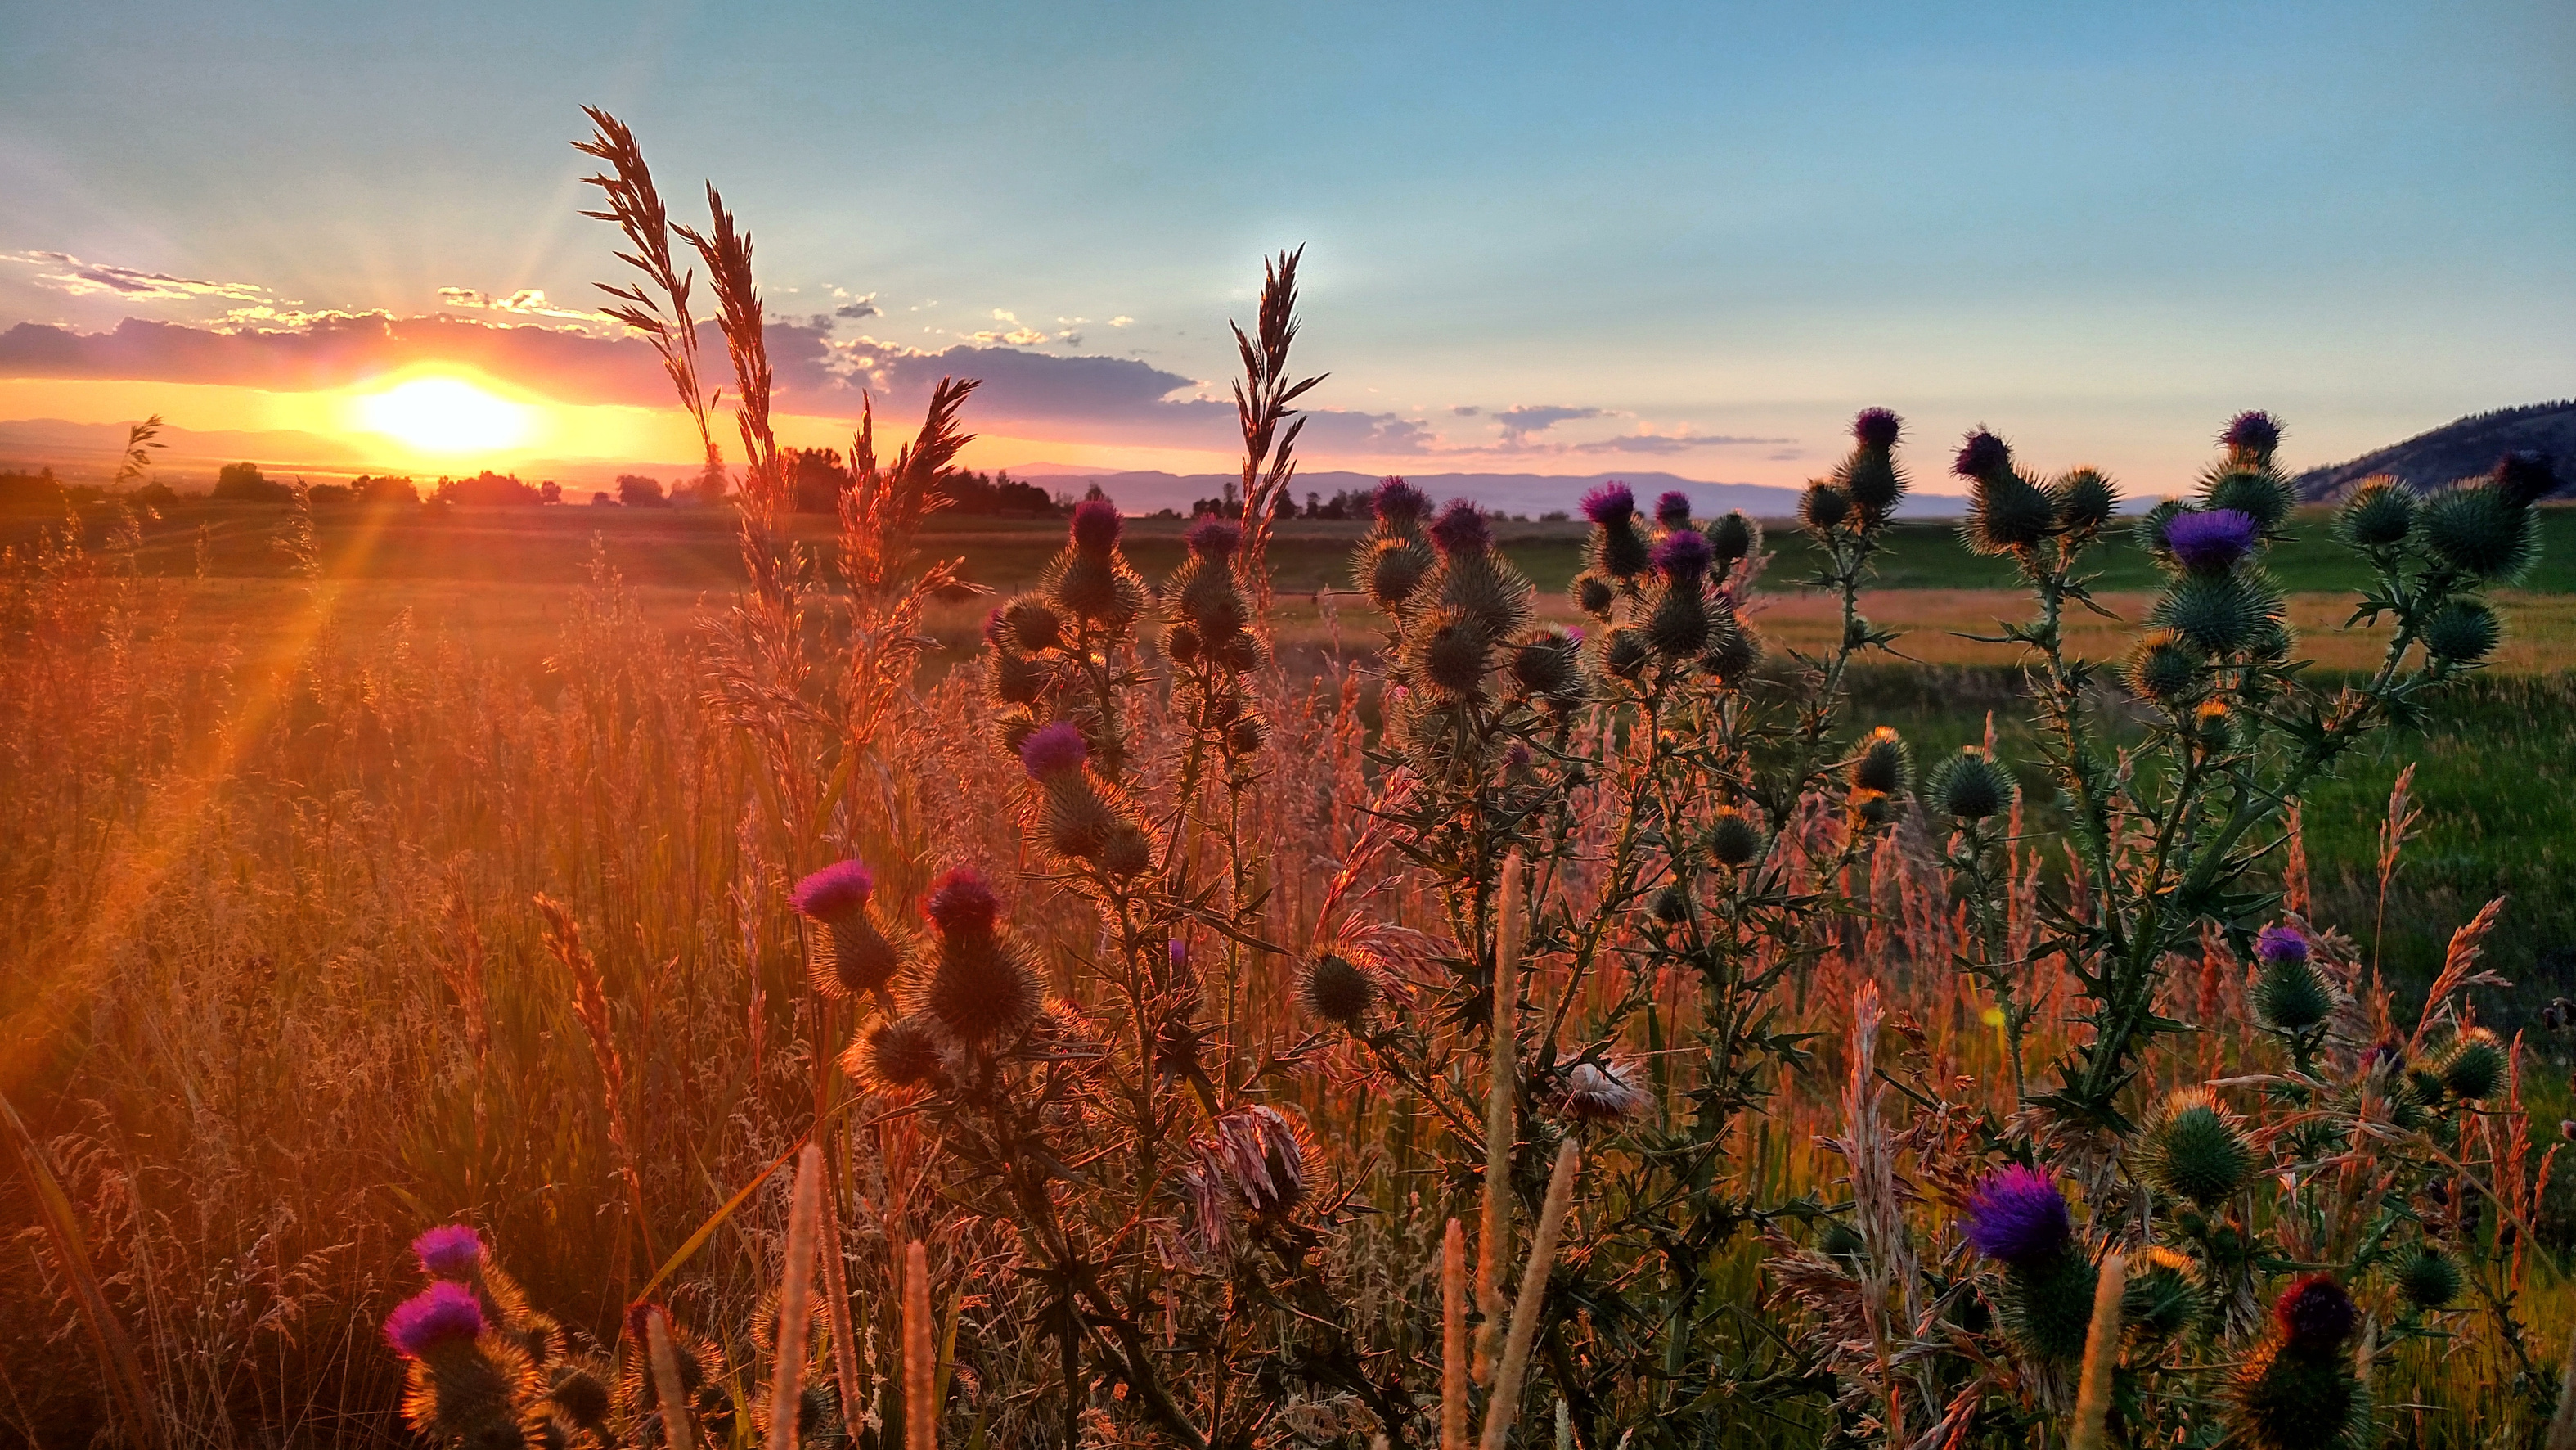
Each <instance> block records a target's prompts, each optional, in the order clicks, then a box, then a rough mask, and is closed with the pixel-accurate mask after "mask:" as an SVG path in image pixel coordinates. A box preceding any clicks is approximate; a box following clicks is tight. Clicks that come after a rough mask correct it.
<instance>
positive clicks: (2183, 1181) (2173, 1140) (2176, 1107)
mask: <svg viewBox="0 0 2576 1450" xmlns="http://www.w3.org/2000/svg"><path fill="white" fill-rule="evenodd" d="M2145 1166H2146V1173H2147V1179H2148V1181H2149V1182H2151V1183H2153V1184H2155V1185H2156V1186H2157V1187H2158V1188H2161V1189H2163V1190H2164V1191H2165V1192H2167V1193H2170V1194H2172V1195H2173V1196H2174V1197H2176V1198H2182V1199H2188V1200H2190V1201H2191V1202H2193V1203H2196V1204H2198V1205H2200V1206H2201V1207H2202V1208H2204V1209H2207V1208H2214V1207H2216V1206H2217V1205H2218V1204H2220V1203H2222V1202H2224V1201H2226V1199H2227V1198H2228V1197H2229V1196H2230V1195H2231V1194H2233V1193H2235V1192H2236V1190H2238V1189H2239V1188H2242V1187H2244V1186H2245V1182H2246V1180H2247V1179H2249V1178H2251V1177H2253V1175H2254V1150H2253V1147H2252V1145H2251V1144H2249V1143H2247V1142H2246V1140H2245V1135H2244V1133H2243V1132H2241V1131H2239V1129H2238V1128H2237V1125H2236V1120H2235V1118H2234V1117H2233V1116H2232V1115H2230V1114H2229V1113H2228V1112H2227V1111H2226V1110H2225V1109H2223V1108H2221V1107H2220V1106H2219V1105H2218V1103H2217V1101H2216V1100H2215V1099H2213V1098H2212V1097H2211V1096H2210V1095H2209V1094H2208V1093H2206V1092H2203V1091H2199V1090H2197V1089H2190V1090H2185V1091H2183V1092H2178V1093H2175V1094H2174V1095H2173V1098H2172V1100H2171V1101H2170V1102H2169V1103H2167V1105H2166V1107H2165V1111H2164V1116H2163V1117H2162V1118H2161V1119H2159V1120H2158V1121H2157V1123H2156V1124H2155V1126H2154V1127H2153V1128H2152V1129H2151V1130H2150V1131H2149V1134H2148V1137H2147V1152H2146V1164H2145Z"/></svg>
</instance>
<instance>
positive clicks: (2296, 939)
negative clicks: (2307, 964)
mask: <svg viewBox="0 0 2576 1450" xmlns="http://www.w3.org/2000/svg"><path fill="white" fill-rule="evenodd" d="M2254 955H2255V956H2257V957H2260V958H2262V959H2263V960H2264V961H2265V962H2267V963H2270V964H2272V965H2274V966H2288V965H2292V964H2295V963H2298V962H2304V961H2306V960H2307V959H2308V939H2307V938H2306V937H2303V936H2301V935H2299V933H2298V932H2297V931H2296V930H2294V929H2292V928H2290V927H2286V926H2267V927H2265V928H2263V929H2262V930H2261V931H2258V932H2256V933H2255V934H2254Z"/></svg>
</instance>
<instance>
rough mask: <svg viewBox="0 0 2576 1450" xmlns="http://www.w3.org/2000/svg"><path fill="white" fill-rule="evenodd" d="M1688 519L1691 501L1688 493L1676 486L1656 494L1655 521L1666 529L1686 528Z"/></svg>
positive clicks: (1688, 522)
mask: <svg viewBox="0 0 2576 1450" xmlns="http://www.w3.org/2000/svg"><path fill="white" fill-rule="evenodd" d="M1690 521H1691V501H1690V495H1689V494H1686V493H1684V492H1682V491H1681V490H1680V489H1678V488H1676V489H1671V490H1668V491H1666V492H1665V493H1663V494H1661V495H1659V496H1657V498H1656V499H1655V522H1656V523H1659V524H1661V525H1663V526H1664V527H1665V528H1668V529H1686V528H1689V527H1690Z"/></svg>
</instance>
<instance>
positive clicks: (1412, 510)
mask: <svg viewBox="0 0 2576 1450" xmlns="http://www.w3.org/2000/svg"><path fill="white" fill-rule="evenodd" d="M1369 512H1370V513H1372V514H1374V515H1376V516H1377V521H1378V522H1379V523H1380V524H1383V525H1385V526H1386V527H1388V528H1390V529H1410V528H1412V527H1413V526H1414V525H1415V524H1418V523H1420V522H1422V520H1423V517H1424V516H1425V515H1427V514H1429V513H1430V512H1431V496H1430V495H1429V494H1426V493H1424V492H1423V491H1422V490H1420V489H1418V488H1415V487H1414V486H1413V485H1412V484H1409V483H1407V482H1405V481H1404V480H1403V479H1401V478H1398V477H1395V476H1394V475H1392V474H1390V475H1388V476H1387V477H1385V478H1382V479H1380V480H1378V485H1377V493H1376V494H1375V495H1374V496H1373V497H1371V498H1370V500H1369Z"/></svg>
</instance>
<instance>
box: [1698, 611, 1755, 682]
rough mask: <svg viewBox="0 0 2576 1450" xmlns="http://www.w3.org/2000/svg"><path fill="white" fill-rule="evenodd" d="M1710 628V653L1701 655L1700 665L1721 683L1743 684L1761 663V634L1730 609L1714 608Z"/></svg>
mask: <svg viewBox="0 0 2576 1450" xmlns="http://www.w3.org/2000/svg"><path fill="white" fill-rule="evenodd" d="M1709 629H1710V634H1711V636H1712V637H1711V639H1710V640H1709V646H1708V651H1707V653H1705V654H1703V655H1701V656H1700V657H1699V667H1700V668H1701V669H1704V670H1706V671H1708V672H1709V674H1710V675H1711V676H1712V677H1714V678H1715V679H1716V680H1717V682H1718V683H1719V684H1721V685H1727V686H1735V685H1741V684H1742V683H1743V682H1744V679H1745V677H1746V676H1748V675H1750V674H1752V673H1753V667H1754V666H1755V665H1758V664H1760V663H1762V640H1761V637H1760V636H1759V635H1756V634H1755V633H1754V632H1753V631H1752V630H1750V629H1748V628H1746V627H1745V626H1744V623H1743V622H1742V621H1741V620H1739V619H1737V618H1736V617H1735V616H1734V614H1733V613H1731V612H1729V613H1718V612H1715V611H1712V612H1711V614H1710V617H1709Z"/></svg>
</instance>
